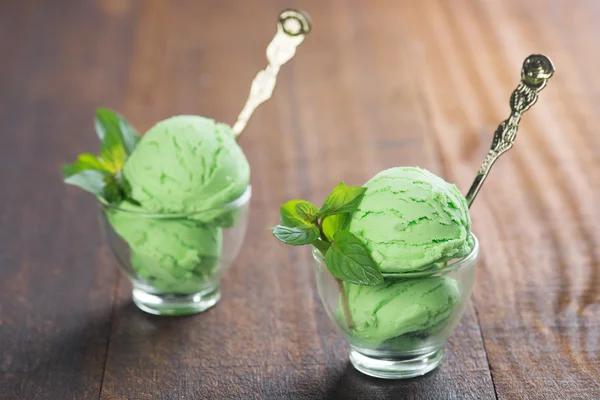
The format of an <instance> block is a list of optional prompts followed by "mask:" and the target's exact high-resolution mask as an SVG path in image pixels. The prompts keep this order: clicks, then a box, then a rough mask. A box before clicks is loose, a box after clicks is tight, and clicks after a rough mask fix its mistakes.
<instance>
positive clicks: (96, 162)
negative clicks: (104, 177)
mask: <svg viewBox="0 0 600 400" xmlns="http://www.w3.org/2000/svg"><path fill="white" fill-rule="evenodd" d="M90 169H92V170H96V171H100V172H103V173H109V172H110V171H109V170H108V169H107V168H106V166H105V165H104V164H103V162H102V160H100V159H99V158H98V157H96V156H95V155H93V154H90V153H83V154H80V155H79V157H77V161H75V162H74V163H73V164H68V165H63V167H62V172H63V177H64V178H65V179H66V178H68V177H70V176H73V175H75V174H78V173H80V172H81V171H85V170H90Z"/></svg>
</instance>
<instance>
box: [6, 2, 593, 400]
mask: <svg viewBox="0 0 600 400" xmlns="http://www.w3.org/2000/svg"><path fill="white" fill-rule="evenodd" d="M290 5H293V6H294V7H298V8H302V9H305V10H306V11H308V12H309V13H310V14H311V17H312V19H313V23H314V30H313V32H312V33H311V35H310V37H309V38H307V40H306V41H305V43H304V44H302V46H301V47H300V49H299V50H298V54H297V57H296V59H294V60H293V61H292V62H290V63H289V64H288V65H286V66H285V67H284V68H283V69H282V72H281V74H280V81H279V85H278V87H277V88H276V90H275V94H274V97H273V99H272V100H271V101H270V102H268V103H266V104H265V105H264V106H262V107H261V108H260V109H259V111H258V112H257V114H256V116H255V117H253V119H252V120H251V121H250V124H249V126H248V128H247V129H248V130H247V132H246V134H245V135H244V138H243V139H242V146H243V148H244V150H245V152H246V154H247V155H248V158H249V161H250V164H251V166H252V174H253V176H252V185H253V199H252V204H251V217H250V228H249V232H248V237H247V241H246V244H245V247H244V249H243V250H242V253H241V254H240V256H239V258H238V260H237V262H236V263H235V264H234V265H233V266H232V268H231V269H230V271H228V272H227V274H226V276H225V279H224V281H223V299H222V300H221V302H220V303H219V304H218V305H217V306H216V307H215V308H213V309H211V310H210V311H208V312H206V313H204V314H201V315H198V316H194V317H188V318H158V317H153V316H149V315H146V314H144V313H142V312H140V311H139V310H137V309H136V308H135V307H134V306H133V305H132V304H131V300H130V290H131V287H130V285H129V283H128V282H127V280H126V279H125V278H124V277H122V276H121V275H120V274H119V273H118V270H117V267H116V263H115V262H114V261H113V260H112V258H111V255H110V253H109V250H108V248H107V246H106V245H105V244H104V242H103V240H102V238H101V235H100V233H99V230H98V226H97V222H96V210H95V205H94V201H93V200H92V199H91V198H89V197H88V196H86V195H85V194H83V193H81V192H80V191H78V190H77V189H74V188H67V187H66V186H65V185H63V184H62V183H61V181H60V175H59V168H60V165H61V164H62V163H64V162H67V161H70V160H71V159H73V158H74V157H75V156H76V154H77V153H80V152H82V151H89V150H95V149H96V148H97V140H96V138H95V136H94V134H93V129H92V123H91V121H92V116H93V110H94V108H95V107H96V106H100V105H102V106H107V107H112V108H116V109H119V110H120V111H122V112H123V113H124V114H125V115H126V116H127V118H128V119H129V120H130V121H131V122H133V123H134V125H135V126H136V127H138V128H139V129H140V130H142V131H144V130H146V129H148V128H149V127H150V126H152V125H153V124H154V123H155V122H157V121H159V120H161V119H164V118H166V117H169V116H171V115H175V114H201V115H205V116H210V117H213V118H215V119H217V120H220V121H224V122H232V121H233V120H234V118H235V117H236V115H237V113H238V112H239V110H240V109H241V106H242V105H243V102H244V100H245V96H246V95H247V91H248V89H249V84H250V81H251V79H252V78H253V77H254V74H255V73H256V71H258V70H259V69H261V68H263V67H264V65H265V61H266V60H265V56H264V48H265V46H266V44H267V43H268V42H269V40H270V39H271V37H272V35H273V33H274V24H273V23H274V20H275V18H276V16H277V14H278V13H279V11H280V10H281V9H283V8H285V7H288V6H290ZM599 20H600V7H599V6H598V4H597V3H596V2H594V1H593V0H585V1H580V2H577V4H576V5H574V4H573V2H569V1H567V0H560V1H559V0H553V1H551V0H532V1H528V2H520V1H517V0H511V1H484V0H478V1H471V0H469V1H467V0H456V1H453V2H448V1H444V0H421V1H419V2H411V1H400V2H398V1H391V0H379V1H373V2H359V1H343V0H335V1H331V2H322V1H318V0H300V1H297V2H294V4H291V3H286V2H281V1H278V0H270V1H269V0H265V1H260V2H245V1H241V0H238V1H217V0H208V1H202V2H200V1H192V0H180V1H177V2H175V1H171V2H169V1H162V0H144V1H135V0H95V1H88V2H79V1H74V0H71V1H66V0H61V1H56V2H52V3H50V2H43V1H39V0H38V1H33V0H32V1H20V2H0V52H1V54H3V55H6V57H3V62H2V63H0V126H1V127H2V133H0V187H1V188H2V189H1V190H2V191H1V195H0V398H1V399H98V398H100V399H107V400H108V399H204V398H206V399H221V398H223V399H254V398H256V399H494V398H499V399H598V398H600V305H599V302H600V266H599V260H600V228H599V227H598V224H597V221H600V211H599V210H598V207H597V205H598V204H600V201H599V200H600V189H599V186H598V185H596V184H595V183H596V182H598V181H600V163H599V162H598V157H597V154H598V153H599V152H600V136H598V135H597V134H596V131H595V127H596V126H599V124H600V106H599V105H598V104H600V102H598V95H597V93H598V92H599V90H600V77H598V76H596V75H597V74H595V72H596V70H597V69H598V67H600V64H599V60H600V54H599V52H600V50H599V49H598V48H597V46H596V40H595V39H596V38H597V37H598V34H600V24H598V21H599ZM533 52H543V53H546V54H548V55H549V56H550V57H551V58H552V59H553V60H554V62H555V64H556V66H557V70H558V72H557V74H556V75H555V77H554V78H552V80H551V81H550V83H549V85H548V88H547V89H545V90H544V91H543V92H542V93H541V95H540V100H539V104H538V105H536V106H535V107H534V108H533V109H532V110H531V111H529V112H528V113H527V114H526V115H525V117H524V118H523V122H522V127H521V131H520V133H519V136H518V138H517V142H516V146H515V149H514V150H512V151H511V152H510V153H508V154H507V155H506V156H504V157H503V158H502V159H501V160H500V161H499V162H498V164H497V166H496V167H495V168H494V170H493V171H492V173H491V175H490V177H489V179H488V182H487V183H486V185H485V187H484V188H483V190H482V192H481V194H480V195H479V197H478V199H477V202H476V203H475V206H474V208H473V210H472V216H473V221H474V230H475V232H476V234H477V235H478V236H479V238H480V242H481V246H482V256H481V258H482V260H481V264H480V268H479V271H478V274H477V283H476V287H475V291H474V295H473V299H472V304H471V305H470V306H469V309H468V311H467V313H466V315H465V317H464V319H463V321H462V322H461V324H460V325H459V327H458V328H457V331H456V332H455V334H454V335H453V336H452V337H451V338H450V340H449V343H448V346H447V349H446V355H445V359H444V361H443V363H442V364H441V366H440V367H439V368H438V370H436V371H435V372H433V373H431V374H429V375H427V376H425V377H422V378H418V379H413V380H409V381H402V382H395V381H392V382H390V381H382V380H377V379H372V378H368V377H365V376H363V375H361V374H360V373H358V372H356V371H355V370H354V369H353V368H352V367H351V365H350V364H349V363H348V361H347V347H346V345H345V343H344V342H343V340H342V339H341V337H340V336H339V335H338V334H337V333H336V332H335V330H334V327H333V326H332V324H331V322H330V321H329V319H328V317H327V316H326V314H325V311H324V309H323V308H322V306H321V304H320V300H319V298H318V294H317V293H316V290H315V282H314V277H313V272H312V262H311V258H310V254H309V252H308V251H307V250H306V249H304V250H302V249H293V248H288V247H286V246H283V245H280V244H278V243H277V242H276V241H274V240H273V239H272V238H271V237H270V233H269V232H268V230H267V228H268V227H270V226H272V225H273V224H274V223H276V221H277V219H278V212H277V208H278V205H279V204H281V203H283V202H285V201H286V200H289V199H292V198H306V199H313V200H314V201H315V202H317V203H318V202H320V201H322V200H323V198H324V197H325V195H326V194H327V193H328V192H329V191H330V189H331V188H332V187H333V186H334V185H335V184H337V183H338V182H339V181H340V180H344V181H345V182H346V183H348V184H362V183H363V182H365V181H366V180H367V179H368V178H370V177H371V176H372V175H374V174H375V173H376V172H378V171H380V170H382V169H384V168H388V167H392V166H396V165H420V166H422V167H426V168H428V169H431V170H432V171H434V172H435V173H437V174H439V175H441V176H443V177H445V178H447V179H448V180H450V181H453V182H456V183H457V184H458V186H459V187H460V188H461V189H462V190H463V191H465V192H466V190H467V189H468V187H469V184H470V182H471V179H472V178H473V176H474V173H475V171H476V169H477V167H478V165H479V163H480V162H481V160H482V158H483V155H484V154H485V151H486V150H487V148H488V146H489V143H490V139H491V134H492V132H493V131H494V129H495V127H496V125H497V124H498V122H500V121H501V120H502V119H504V118H505V117H506V116H507V115H508V112H509V108H508V96H509V95H510V92H511V91H512V90H513V89H514V87H515V86H516V84H517V82H518V79H519V70H520V65H521V62H522V60H523V59H524V58H525V57H526V56H527V55H528V54H530V53H533Z"/></svg>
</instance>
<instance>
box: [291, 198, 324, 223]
mask: <svg viewBox="0 0 600 400" xmlns="http://www.w3.org/2000/svg"><path fill="white" fill-rule="evenodd" d="M318 212H319V207H317V206H316V205H314V204H313V203H311V202H310V201H305V200H300V201H299V202H298V203H297V204H296V213H297V214H298V215H299V216H300V218H302V219H303V220H304V221H307V222H310V223H312V222H314V221H315V219H316V216H317V213H318Z"/></svg>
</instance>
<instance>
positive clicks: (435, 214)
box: [349, 167, 472, 273]
mask: <svg viewBox="0 0 600 400" xmlns="http://www.w3.org/2000/svg"><path fill="white" fill-rule="evenodd" d="M364 187H366V188H367V191H366V192H365V195H364V197H363V199H362V201H361V203H360V205H359V206H358V209H357V210H356V211H355V212H354V213H353V215H352V219H351V221H350V225H349V230H350V232H352V233H354V234H355V235H356V236H358V237H359V238H360V239H361V241H362V242H363V243H364V244H365V246H366V247H367V248H368V250H369V252H370V253H371V257H372V258H373V260H374V261H375V263H376V264H377V265H378V266H379V268H380V269H381V271H382V272H384V273H386V272H409V271H418V270H422V269H425V268H427V267H428V266H429V265H430V264H432V263H434V262H436V261H444V260H448V259H451V258H455V257H462V256H465V255H467V254H468V253H469V251H470V249H471V247H472V242H471V236H470V232H471V219H470V216H469V209H468V206H467V203H466V201H465V198H464V196H463V195H462V194H461V193H460V192H459V190H458V188H457V187H456V186H455V185H452V184H450V183H448V182H446V181H444V180H443V179H442V178H440V177H438V176H436V175H434V174H432V173H431V172H429V171H426V170H424V169H420V168H417V167H398V168H391V169H387V170H385V171H382V172H380V173H378V174H377V175H375V176H374V177H373V178H372V179H371V180H369V181H368V182H367V183H366V184H365V185H364Z"/></svg>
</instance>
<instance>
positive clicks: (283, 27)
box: [232, 9, 311, 140]
mask: <svg viewBox="0 0 600 400" xmlns="http://www.w3.org/2000/svg"><path fill="white" fill-rule="evenodd" d="M310 29H311V24H310V19H309V18H308V15H306V14H305V13H303V12H301V11H297V10H291V9H288V10H284V11H283V12H282V13H281V14H280V15H279V22H278V23H277V33H276V34H275V37H273V40H272V41H271V43H269V46H268V47H267V60H268V61H269V64H268V65H267V68H265V69H263V70H262V71H260V72H259V73H258V74H257V75H256V77H255V78H254V80H253V81H252V86H251V88H250V94H249V95H248V100H246V104H245V105H244V108H243V109H242V112H240V115H239V116H238V118H237V121H235V124H233V128H232V130H233V134H234V135H235V137H236V139H237V140H239V138H240V136H241V134H242V131H243V130H244V128H245V127H246V124H247V123H248V120H249V119H250V117H251V116H252V113H254V110H256V108H257V107H258V106H259V105H261V104H262V103H264V102H265V101H267V100H268V99H270V98H271V95H272V94H273V89H274V88H275V83H276V81H277V74H278V73H279V69H280V68H281V66H282V65H283V64H285V63H286V62H288V61H289V60H291V59H292V57H294V54H296V47H298V46H299V45H300V43H302V42H303V41H304V37H305V36H306V35H308V33H309V32H310Z"/></svg>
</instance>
